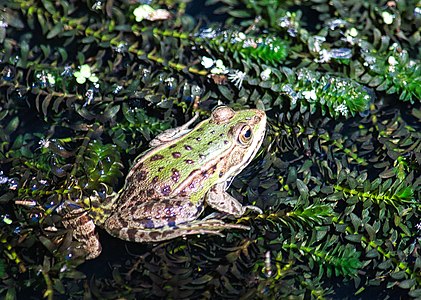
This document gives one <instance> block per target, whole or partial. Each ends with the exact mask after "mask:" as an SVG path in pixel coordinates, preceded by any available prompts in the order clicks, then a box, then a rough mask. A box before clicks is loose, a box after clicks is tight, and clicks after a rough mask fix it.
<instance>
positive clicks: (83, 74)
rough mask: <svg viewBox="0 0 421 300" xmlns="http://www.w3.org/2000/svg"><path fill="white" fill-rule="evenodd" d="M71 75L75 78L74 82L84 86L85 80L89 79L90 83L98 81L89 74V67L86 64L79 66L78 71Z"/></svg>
mask: <svg viewBox="0 0 421 300" xmlns="http://www.w3.org/2000/svg"><path fill="white" fill-rule="evenodd" d="M73 75H74V76H75V77H76V81H77V83H79V84H84V83H85V82H86V79H89V81H90V82H92V83H96V82H98V80H99V78H98V77H97V76H96V75H95V74H94V73H92V72H91V67H90V66H89V65H87V64H84V65H81V66H80V67H79V71H76V72H75V73H74V74H73Z"/></svg>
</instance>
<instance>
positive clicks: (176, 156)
mask: <svg viewBox="0 0 421 300" xmlns="http://www.w3.org/2000/svg"><path fill="white" fill-rule="evenodd" d="M172 156H173V157H174V158H179V157H180V156H181V153H180V152H173V153H172Z"/></svg>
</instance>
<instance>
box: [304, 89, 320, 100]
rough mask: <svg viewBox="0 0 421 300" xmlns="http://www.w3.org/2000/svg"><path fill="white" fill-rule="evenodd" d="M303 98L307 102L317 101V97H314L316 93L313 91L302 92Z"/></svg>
mask: <svg viewBox="0 0 421 300" xmlns="http://www.w3.org/2000/svg"><path fill="white" fill-rule="evenodd" d="M303 96H304V98H306V99H307V100H316V99H317V95H316V91H315V90H311V91H304V92H303Z"/></svg>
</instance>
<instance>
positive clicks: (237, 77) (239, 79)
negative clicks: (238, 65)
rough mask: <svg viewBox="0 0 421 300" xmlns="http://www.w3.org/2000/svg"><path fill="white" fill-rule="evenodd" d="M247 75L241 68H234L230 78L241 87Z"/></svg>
mask: <svg viewBox="0 0 421 300" xmlns="http://www.w3.org/2000/svg"><path fill="white" fill-rule="evenodd" d="M245 77H246V73H244V72H242V71H240V70H234V72H233V73H230V74H228V79H229V80H230V81H231V82H232V83H234V85H235V86H236V87H237V88H238V89H240V88H241V86H242V85H243V80H244V78H245Z"/></svg>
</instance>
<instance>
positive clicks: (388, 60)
mask: <svg viewBox="0 0 421 300" xmlns="http://www.w3.org/2000/svg"><path fill="white" fill-rule="evenodd" d="M387 62H388V63H389V65H391V66H395V65H397V64H398V61H397V60H396V58H395V57H393V56H389V58H388V59H387Z"/></svg>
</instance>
